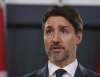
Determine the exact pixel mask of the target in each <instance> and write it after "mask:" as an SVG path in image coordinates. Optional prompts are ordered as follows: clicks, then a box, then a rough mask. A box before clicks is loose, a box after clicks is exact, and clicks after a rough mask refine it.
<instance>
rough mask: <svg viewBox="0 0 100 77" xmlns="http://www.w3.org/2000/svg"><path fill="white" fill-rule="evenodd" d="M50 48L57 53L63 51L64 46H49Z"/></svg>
mask: <svg viewBox="0 0 100 77" xmlns="http://www.w3.org/2000/svg"><path fill="white" fill-rule="evenodd" d="M50 50H51V51H53V52H55V53H59V52H62V51H64V48H63V47H51V48H50Z"/></svg>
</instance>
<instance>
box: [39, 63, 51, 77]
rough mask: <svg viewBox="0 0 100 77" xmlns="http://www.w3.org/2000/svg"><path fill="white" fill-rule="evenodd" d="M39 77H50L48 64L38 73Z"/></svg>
mask: <svg viewBox="0 0 100 77" xmlns="http://www.w3.org/2000/svg"><path fill="white" fill-rule="evenodd" d="M37 77H49V73H48V65H47V64H46V65H45V66H44V67H43V68H42V69H40V70H39V71H38V72H37Z"/></svg>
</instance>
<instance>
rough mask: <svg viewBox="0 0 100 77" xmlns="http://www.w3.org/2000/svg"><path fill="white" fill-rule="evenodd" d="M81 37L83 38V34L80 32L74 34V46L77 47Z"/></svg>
mask: <svg viewBox="0 0 100 77" xmlns="http://www.w3.org/2000/svg"><path fill="white" fill-rule="evenodd" d="M82 36H83V33H82V32H79V33H77V34H76V44H77V45H79V44H80V43H81V41H82Z"/></svg>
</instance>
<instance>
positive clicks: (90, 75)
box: [22, 64, 100, 77]
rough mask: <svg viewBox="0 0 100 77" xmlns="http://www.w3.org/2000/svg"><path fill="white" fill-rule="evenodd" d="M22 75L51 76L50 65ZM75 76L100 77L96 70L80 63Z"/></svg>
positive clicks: (31, 76) (26, 76) (27, 76)
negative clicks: (49, 72)
mask: <svg viewBox="0 0 100 77" xmlns="http://www.w3.org/2000/svg"><path fill="white" fill-rule="evenodd" d="M22 77H49V74H48V65H45V66H44V67H43V68H41V69H39V70H37V71H34V72H32V73H29V74H27V75H24V76H22ZM75 77H100V76H99V75H97V74H96V73H95V72H93V71H91V70H88V69H86V68H85V67H83V66H82V65H80V64H79V65H78V67H77V70H76V73H75Z"/></svg>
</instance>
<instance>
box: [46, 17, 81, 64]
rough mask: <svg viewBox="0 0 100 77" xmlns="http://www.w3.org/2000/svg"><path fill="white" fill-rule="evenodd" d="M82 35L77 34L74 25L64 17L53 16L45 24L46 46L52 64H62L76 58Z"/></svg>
mask: <svg viewBox="0 0 100 77" xmlns="http://www.w3.org/2000/svg"><path fill="white" fill-rule="evenodd" d="M81 37H82V33H78V34H76V33H75V29H74V28H73V26H72V24H71V23H70V22H69V21H68V20H66V19H65V18H64V17H62V16H51V17H49V18H48V19H47V21H46V23H45V24H44V45H45V51H46V54H47V55H48V58H49V60H50V61H52V62H61V61H65V60H69V59H72V58H75V57H76V47H77V45H78V44H79V43H80V41H81Z"/></svg>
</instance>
